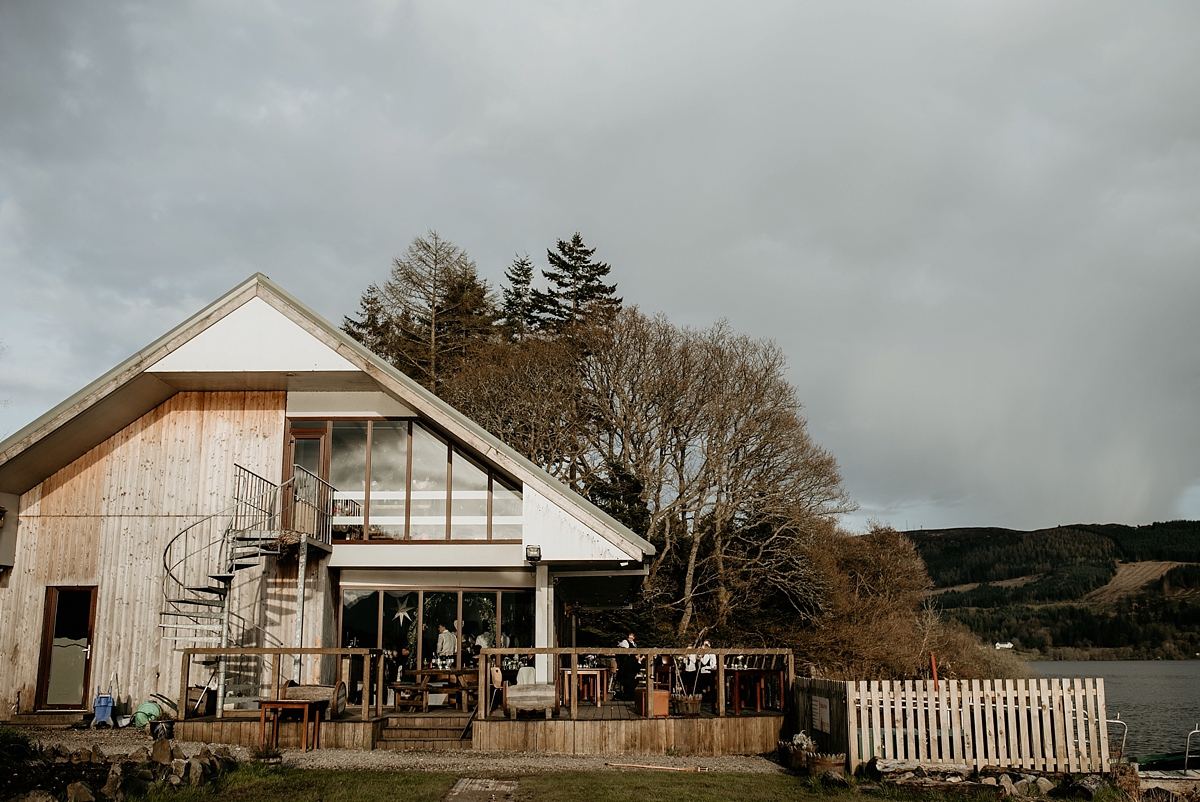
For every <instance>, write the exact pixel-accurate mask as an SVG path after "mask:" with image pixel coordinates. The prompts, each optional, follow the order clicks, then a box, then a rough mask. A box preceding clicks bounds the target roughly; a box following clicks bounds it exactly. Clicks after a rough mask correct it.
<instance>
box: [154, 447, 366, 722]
mask: <svg viewBox="0 0 1200 802" xmlns="http://www.w3.org/2000/svg"><path fill="white" fill-rule="evenodd" d="M234 467H235V472H234V492H233V501H232V503H231V504H230V505H229V506H228V507H226V508H225V509H223V510H221V511H220V512H217V513H214V514H212V515H209V516H206V517H204V518H201V519H200V520H198V521H196V522H194V523H192V524H191V525H189V526H188V527H186V528H185V529H183V530H182V531H181V532H179V534H177V535H176V536H175V537H174V538H172V539H171V541H170V542H169V543H168V544H167V547H166V549H165V550H164V552H163V568H164V581H163V610H162V616H161V617H162V621H161V622H160V624H159V626H160V627H161V628H162V630H163V632H164V637H166V638H167V639H168V640H171V641H173V642H174V644H175V646H176V648H186V647H187V646H198V645H208V646H220V647H229V646H283V645H284V643H283V641H282V640H281V639H280V638H279V637H278V636H276V635H275V634H273V633H271V632H269V631H268V630H267V629H266V628H265V627H262V626H259V625H257V624H255V623H253V622H251V621H249V620H248V619H246V618H244V617H243V616H241V615H239V614H238V613H237V612H236V611H234V610H233V606H234V605H233V598H232V597H233V596H234V595H235V594H234V589H235V582H234V580H235V578H236V576H237V574H238V572H240V571H244V570H248V569H252V568H256V567H259V566H261V565H262V564H263V560H264V558H266V557H270V556H278V555H279V553H280V550H279V549H280V543H281V542H283V541H284V540H286V539H287V538H288V536H289V535H290V534H294V535H295V536H297V537H298V538H299V539H300V540H301V541H302V542H305V541H304V538H315V539H317V540H319V541H320V542H322V543H324V544H329V543H330V542H331V536H332V531H331V526H330V521H331V519H332V515H333V512H334V506H335V504H337V505H338V506H339V507H340V508H342V509H339V513H340V514H349V515H355V514H358V509H357V507H358V505H357V504H356V503H355V502H353V501H349V502H347V501H345V500H338V501H337V502H335V501H334V499H335V496H336V491H335V490H334V489H333V488H332V487H331V486H330V485H328V484H327V483H326V482H324V481H322V480H321V479H320V478H318V477H316V476H315V475H313V474H311V473H309V472H308V471H306V470H304V469H303V468H301V467H299V466H295V468H294V470H293V475H292V478H291V479H289V480H287V481H286V482H284V483H283V484H281V485H276V484H274V483H273V482H271V481H269V480H267V479H264V478H262V477H261V476H258V475H257V474H255V473H253V472H252V471H249V470H247V469H246V468H243V467H242V466H240V465H235V466H234ZM347 506H349V509H346V507H347ZM305 552H306V549H303V548H302V549H301V566H300V568H301V570H300V577H301V578H302V577H303V576H304V572H303V559H304V554H305ZM301 581H302V580H301ZM297 637H299V632H297ZM208 663H209V664H210V665H213V664H215V665H216V669H215V671H214V672H213V678H215V679H216V680H217V689H216V690H217V699H218V700H221V701H222V704H223V703H224V701H225V700H227V699H229V698H234V699H236V698H237V697H243V698H247V699H249V698H254V697H256V696H257V695H258V692H259V690H260V688H261V677H262V673H263V668H264V666H265V664H264V663H263V662H262V660H261V659H249V658H236V659H235V658H225V657H222V658H220V659H218V660H215V661H208ZM231 680H232V681H231ZM211 682H212V679H210V680H209V684H210V685H211ZM246 692H250V693H249V695H247V693H246Z"/></svg>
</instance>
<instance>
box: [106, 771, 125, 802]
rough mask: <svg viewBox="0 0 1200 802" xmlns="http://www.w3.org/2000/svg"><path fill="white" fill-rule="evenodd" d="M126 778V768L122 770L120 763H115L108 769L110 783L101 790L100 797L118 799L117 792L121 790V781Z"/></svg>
mask: <svg viewBox="0 0 1200 802" xmlns="http://www.w3.org/2000/svg"><path fill="white" fill-rule="evenodd" d="M124 778H125V770H124V768H122V766H121V764H120V763H113V764H112V765H111V766H110V767H109V769H108V781H107V782H105V783H104V787H103V788H101V789H100V795H101V796H105V797H107V798H109V799H116V798H117V792H118V791H120V790H121V780H123V779H124Z"/></svg>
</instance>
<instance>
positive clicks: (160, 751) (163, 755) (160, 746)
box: [150, 738, 171, 765]
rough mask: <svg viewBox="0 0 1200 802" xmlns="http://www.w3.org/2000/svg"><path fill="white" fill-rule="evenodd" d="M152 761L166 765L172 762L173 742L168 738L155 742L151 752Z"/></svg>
mask: <svg viewBox="0 0 1200 802" xmlns="http://www.w3.org/2000/svg"><path fill="white" fill-rule="evenodd" d="M150 759H151V760H152V761H154V762H155V763H162V764H163V765H166V764H168V763H170V762H171V742H170V741H168V740H167V739H166V738H159V739H157V740H156V741H155V742H154V748H153V749H152V750H151V751H150Z"/></svg>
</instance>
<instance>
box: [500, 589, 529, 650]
mask: <svg viewBox="0 0 1200 802" xmlns="http://www.w3.org/2000/svg"><path fill="white" fill-rule="evenodd" d="M533 623H534V622H533V591H532V590H517V591H508V590H506V591H504V592H503V593H501V594H500V645H501V646H505V647H512V648H524V647H527V646H533V634H534V631H533Z"/></svg>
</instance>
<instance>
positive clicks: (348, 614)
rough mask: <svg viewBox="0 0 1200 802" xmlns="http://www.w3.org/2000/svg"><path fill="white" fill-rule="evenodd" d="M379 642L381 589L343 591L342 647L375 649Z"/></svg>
mask: <svg viewBox="0 0 1200 802" xmlns="http://www.w3.org/2000/svg"><path fill="white" fill-rule="evenodd" d="M378 643H379V591H377V590H347V591H345V592H343V593H342V648H345V649H374V648H376V646H377V645H378Z"/></svg>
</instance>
